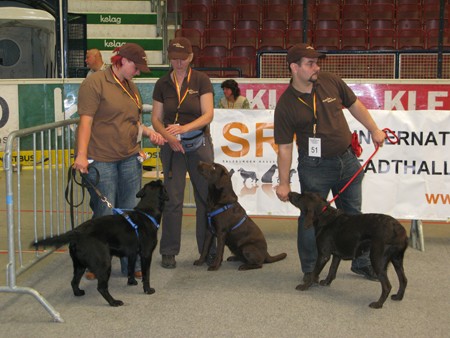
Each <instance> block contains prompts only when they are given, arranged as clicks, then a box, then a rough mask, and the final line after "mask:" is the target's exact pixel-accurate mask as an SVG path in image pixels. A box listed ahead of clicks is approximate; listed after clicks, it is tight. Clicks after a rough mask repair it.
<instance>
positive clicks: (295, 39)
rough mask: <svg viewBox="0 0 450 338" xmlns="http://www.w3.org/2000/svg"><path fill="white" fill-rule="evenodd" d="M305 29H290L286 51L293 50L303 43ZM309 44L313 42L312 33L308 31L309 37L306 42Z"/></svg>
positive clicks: (286, 41) (286, 39)
mask: <svg viewBox="0 0 450 338" xmlns="http://www.w3.org/2000/svg"><path fill="white" fill-rule="evenodd" d="M303 42H304V40H303V29H288V30H287V31H286V34H285V45H286V49H289V48H291V47H292V46H293V45H295V44H297V43H303ZM305 42H306V43H307V44H311V42H312V32H311V31H308V36H307V38H306V41H305Z"/></svg>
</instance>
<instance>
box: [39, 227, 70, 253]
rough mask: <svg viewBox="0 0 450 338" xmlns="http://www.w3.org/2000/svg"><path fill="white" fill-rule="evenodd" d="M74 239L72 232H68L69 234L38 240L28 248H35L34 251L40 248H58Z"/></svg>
mask: <svg viewBox="0 0 450 338" xmlns="http://www.w3.org/2000/svg"><path fill="white" fill-rule="evenodd" d="M75 239H76V234H75V233H74V232H73V231H69V232H67V233H65V234H62V235H59V236H54V237H49V238H44V239H39V240H37V241H36V242H32V243H31V245H30V246H31V247H35V248H36V249H37V248H38V247H42V246H53V247H56V248H59V247H61V246H63V245H65V244H68V243H70V242H71V241H73V240H75Z"/></svg>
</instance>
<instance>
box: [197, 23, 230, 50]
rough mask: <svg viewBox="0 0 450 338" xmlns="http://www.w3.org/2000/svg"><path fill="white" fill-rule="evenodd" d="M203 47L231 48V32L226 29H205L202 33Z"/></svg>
mask: <svg viewBox="0 0 450 338" xmlns="http://www.w3.org/2000/svg"><path fill="white" fill-rule="evenodd" d="M203 46H204V47H206V46H223V47H225V48H226V49H230V47H231V31H230V30H226V29H216V28H207V29H205V31H204V32H203Z"/></svg>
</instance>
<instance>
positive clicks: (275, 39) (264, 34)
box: [258, 29, 285, 49]
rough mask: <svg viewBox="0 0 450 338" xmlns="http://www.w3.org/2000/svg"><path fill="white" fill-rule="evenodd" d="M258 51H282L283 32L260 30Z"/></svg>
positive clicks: (279, 30)
mask: <svg viewBox="0 0 450 338" xmlns="http://www.w3.org/2000/svg"><path fill="white" fill-rule="evenodd" d="M258 39H259V47H258V49H268V48H270V49H284V46H285V45H284V31H283V30H281V29H261V30H260V31H259V35H258Z"/></svg>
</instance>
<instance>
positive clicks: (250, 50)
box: [230, 46, 256, 60]
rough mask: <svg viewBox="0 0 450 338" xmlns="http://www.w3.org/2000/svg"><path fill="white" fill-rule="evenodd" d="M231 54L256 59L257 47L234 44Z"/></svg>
mask: <svg viewBox="0 0 450 338" xmlns="http://www.w3.org/2000/svg"><path fill="white" fill-rule="evenodd" d="M230 56H244V57H247V58H249V59H252V60H253V59H255V57H256V47H253V46H233V47H231V50H230Z"/></svg>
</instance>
